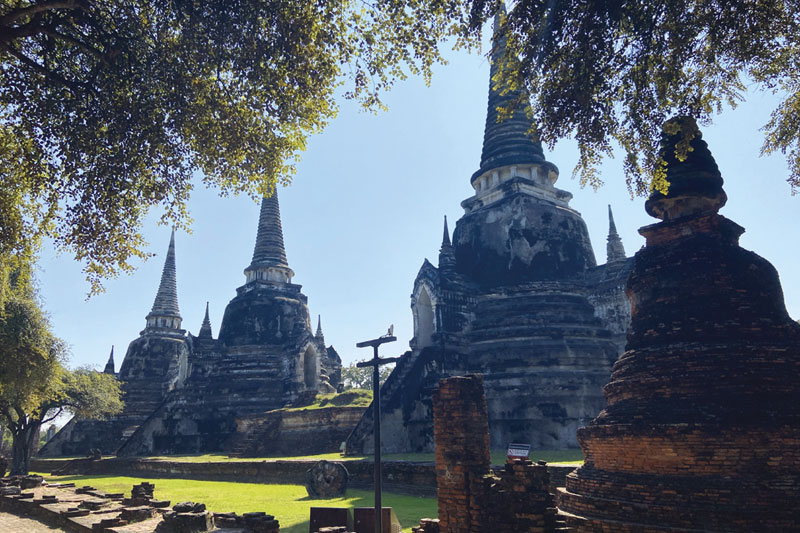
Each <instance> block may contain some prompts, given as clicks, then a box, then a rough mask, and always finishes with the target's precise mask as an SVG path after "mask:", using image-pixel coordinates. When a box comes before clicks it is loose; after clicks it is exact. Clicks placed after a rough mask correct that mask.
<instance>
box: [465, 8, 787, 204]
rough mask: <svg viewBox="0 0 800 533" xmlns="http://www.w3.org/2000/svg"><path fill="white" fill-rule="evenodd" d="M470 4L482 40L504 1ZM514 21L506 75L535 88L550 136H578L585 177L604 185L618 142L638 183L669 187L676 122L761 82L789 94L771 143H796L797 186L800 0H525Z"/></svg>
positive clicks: (707, 114)
mask: <svg viewBox="0 0 800 533" xmlns="http://www.w3.org/2000/svg"><path fill="white" fill-rule="evenodd" d="M469 3H470V4H471V6H470V7H471V18H470V24H469V26H468V27H467V28H465V31H467V33H468V35H472V36H473V38H474V36H476V35H477V34H478V32H479V31H480V27H481V24H482V23H483V22H484V21H485V20H487V19H489V18H490V17H492V16H493V15H494V14H495V13H497V12H498V9H499V8H500V3H501V2H498V1H496V0H489V1H487V0H472V1H471V2H469ZM504 21H505V25H506V28H507V30H508V32H509V39H508V49H507V52H508V53H507V55H506V57H505V60H504V61H503V69H501V72H500V73H499V74H498V80H496V81H501V78H502V82H503V83H505V84H507V86H509V87H515V88H519V87H525V88H526V89H527V91H528V93H529V94H530V96H531V102H530V104H531V108H530V111H531V113H532V114H533V117H534V119H535V120H534V122H535V123H536V124H537V125H538V128H539V129H538V135H539V136H540V138H541V139H542V140H543V141H545V142H547V143H549V144H551V145H552V144H553V143H555V142H556V141H557V140H559V139H561V138H565V137H569V136H572V137H574V138H575V139H576V140H577V141H578V146H579V148H580V153H581V157H580V161H579V162H578V165H577V167H576V169H575V172H576V174H578V175H580V177H581V180H582V182H583V183H590V184H592V185H599V184H600V183H601V181H600V178H599V176H598V175H597V171H596V169H597V166H598V163H599V161H600V159H601V158H602V157H604V156H609V155H611V153H612V147H613V146H614V143H617V144H618V145H619V146H620V147H621V148H622V150H623V152H624V156H625V159H624V165H625V172H626V178H627V180H628V184H629V186H630V187H631V189H632V191H634V192H636V193H639V194H643V193H646V192H647V191H648V190H649V187H650V186H651V183H652V184H653V185H654V186H656V187H658V188H663V187H665V186H666V183H664V182H663V178H664V176H663V171H661V170H660V169H661V158H660V157H659V154H658V141H659V139H660V134H661V128H662V125H663V124H664V123H665V121H666V120H667V119H668V118H670V117H671V116H675V115H690V116H693V117H695V118H697V119H698V120H699V121H700V122H701V123H708V122H709V121H710V120H711V118H712V116H713V115H714V114H715V113H717V112H719V111H720V110H721V109H722V108H723V107H725V106H731V107H733V106H735V105H736V102H737V101H739V100H741V99H742V98H743V95H744V91H745V89H746V85H750V83H749V82H754V83H753V88H754V89H762V90H767V91H774V92H776V93H778V94H780V95H782V97H783V100H782V102H781V104H780V105H779V106H778V108H777V109H775V110H774V112H773V114H772V116H771V117H770V118H769V119H767V118H766V117H765V122H766V123H765V127H764V132H765V137H766V138H765V142H764V145H763V148H762V152H763V153H772V152H782V153H784V154H785V155H786V156H787V159H788V162H789V169H790V175H789V176H788V177H787V181H788V182H789V183H790V184H791V186H792V190H793V191H794V190H795V189H796V188H797V187H798V186H800V135H798V132H799V131H800V68H798V67H800V53H799V52H798V49H800V48H798V47H800V5H799V4H798V3H797V2H794V1H782V0H651V1H647V2H640V1H638V0H628V1H621V2H595V1H585V0H548V1H544V0H535V1H527V0H520V1H519V2H517V3H516V4H515V5H514V6H513V9H511V11H510V12H509V13H508V17H507V18H505V17H504ZM526 104H527V102H520V105H526ZM686 134H687V135H692V133H691V132H688V131H687V132H686ZM689 140H690V139H688V138H687V139H686V141H685V142H684V143H683V144H681V145H680V146H679V147H678V148H679V150H680V149H683V148H685V147H688V141H689ZM679 155H685V154H679Z"/></svg>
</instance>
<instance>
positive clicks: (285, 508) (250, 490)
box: [45, 475, 437, 533]
mask: <svg viewBox="0 0 800 533" xmlns="http://www.w3.org/2000/svg"><path fill="white" fill-rule="evenodd" d="M45 478H46V479H47V480H48V481H50V482H62V483H65V482H74V483H75V484H77V485H78V486H82V485H92V486H93V487H95V488H98V489H100V490H104V491H107V492H125V493H127V494H129V493H130V490H131V487H132V486H133V485H135V484H137V483H141V482H142V481H150V482H152V483H155V486H156V489H155V497H156V498H158V499H161V500H170V501H171V502H172V504H173V505H174V504H176V503H178V502H182V501H194V502H202V503H205V504H206V506H207V507H208V509H209V510H211V511H215V512H235V513H239V514H241V513H247V512H252V511H265V512H266V513H267V514H272V515H275V518H277V519H278V521H279V522H280V525H281V531H282V532H286V533H306V532H307V531H308V520H309V508H310V507H371V506H372V505H373V503H374V502H373V495H372V492H369V491H364V490H353V489H350V490H348V491H347V494H346V495H345V497H344V498H336V499H330V500H314V499H311V498H309V497H308V493H307V492H306V489H305V487H304V486H302V485H263V484H259V483H229V482H222V481H194V480H186V479H160V478H133V477H116V476H48V475H45ZM383 504H384V505H385V506H388V507H393V508H394V512H395V513H396V514H397V518H398V519H399V520H400V523H401V524H402V525H403V532H404V533H410V531H411V528H412V526H416V525H418V524H419V519H420V518H425V517H435V516H436V515H437V510H436V499H435V498H422V497H416V496H405V495H402V494H393V493H391V492H384V493H383Z"/></svg>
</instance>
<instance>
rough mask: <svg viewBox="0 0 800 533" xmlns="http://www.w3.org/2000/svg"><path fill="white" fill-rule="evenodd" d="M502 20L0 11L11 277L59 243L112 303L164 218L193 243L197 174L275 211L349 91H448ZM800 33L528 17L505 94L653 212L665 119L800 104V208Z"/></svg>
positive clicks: (743, 14)
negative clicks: (413, 78)
mask: <svg viewBox="0 0 800 533" xmlns="http://www.w3.org/2000/svg"><path fill="white" fill-rule="evenodd" d="M501 3H502V2H500V1H498V0H373V1H371V2H362V1H358V0H343V1H337V2H329V1H326V0H310V1H295V0H205V1H199V0H154V1H152V2H139V1H135V0H109V1H104V2H98V1H95V0H0V161H1V162H2V164H1V165H0V179H1V180H2V183H3V187H0V258H3V259H6V258H7V257H8V256H9V254H19V253H22V254H27V255H28V256H30V255H31V253H32V252H33V251H35V249H36V246H37V245H38V243H39V242H40V239H41V238H42V237H43V236H49V237H51V238H52V239H53V240H54V241H55V244H56V246H57V247H58V248H60V249H62V250H66V251H68V252H70V253H71V254H73V255H74V256H75V258H76V259H78V260H79V261H81V262H83V264H84V266H85V270H86V274H87V277H88V279H89V280H90V281H91V282H92V283H93V285H92V287H93V290H99V289H100V288H101V287H100V286H99V285H98V283H99V281H100V280H102V279H103V278H104V277H108V276H113V275H115V274H117V273H118V272H120V271H128V270H130V269H131V268H132V260H133V259H135V258H141V257H144V255H145V253H144V252H143V250H142V248H143V245H144V242H143V238H142V236H141V234H140V231H139V230H140V227H141V222H142V220H143V217H144V216H145V214H146V213H147V212H148V211H149V210H150V209H153V208H158V212H159V213H160V214H161V215H162V221H163V222H165V223H168V224H172V225H176V226H186V224H187V223H188V222H189V218H188V213H187V209H186V205H187V199H188V198H189V195H190V192H191V189H192V183H191V179H192V176H193V175H194V173H196V172H199V173H201V174H202V176H203V181H204V183H205V185H207V186H211V187H216V188H218V189H219V191H220V192H221V194H223V195H227V194H232V193H233V194H236V193H245V194H249V195H251V196H253V197H257V196H259V195H262V194H265V193H269V192H270V190H271V189H272V188H273V187H274V186H275V184H276V182H286V181H288V180H290V179H291V178H292V175H293V173H294V164H295V162H296V160H297V157H298V154H299V153H300V152H301V151H302V150H303V149H304V147H305V143H306V139H307V137H308V136H309V135H310V134H312V133H314V132H318V131H320V130H321V129H322V128H323V127H324V126H325V125H326V124H327V122H328V121H329V120H330V119H331V118H332V117H334V116H335V114H336V109H337V108H336V103H335V98H334V97H335V96H336V92H337V91H338V90H339V89H340V88H341V90H342V91H343V92H344V94H345V95H346V96H347V97H349V98H354V99H356V100H358V101H359V102H361V103H362V104H363V105H364V106H365V107H366V108H368V109H372V110H375V109H379V108H380V107H381V101H380V98H381V94H382V93H383V92H384V91H385V90H387V89H389V88H390V87H391V86H392V84H393V83H394V82H395V81H396V80H398V79H403V78H404V77H406V76H407V75H419V74H421V75H423V76H425V77H426V79H428V78H429V77H430V74H431V67H432V65H433V64H434V63H436V62H437V61H440V60H441V56H440V53H439V46H440V45H441V44H442V43H443V42H444V41H445V40H446V39H448V38H453V37H455V38H457V42H458V44H459V45H463V46H466V47H468V48H472V47H475V46H476V45H477V44H478V43H479V42H480V37H481V29H482V27H483V25H484V24H485V22H486V21H487V20H490V19H491V18H492V17H493V16H494V15H495V14H496V13H498V11H499V10H500V9H501ZM798 19H800V5H798V4H797V2H795V1H782V0H730V1H727V0H726V1H721V0H669V1H665V0H660V1H659V0H654V1H648V2H640V1H634V0H627V1H621V2H596V1H585V0H548V1H544V0H530V1H529V0H519V1H518V2H516V3H515V4H514V5H513V6H512V9H511V10H510V12H509V14H508V16H507V17H502V21H503V24H504V27H505V28H507V29H508V30H509V38H508V48H507V54H506V56H505V60H504V61H503V62H502V63H503V65H502V68H500V72H499V73H498V76H497V79H496V80H495V81H496V82H497V83H498V84H500V86H505V87H508V88H521V87H524V88H526V89H527V92H528V94H529V95H530V97H531V100H530V102H527V101H526V102H519V105H521V106H525V107H526V109H528V110H529V112H530V113H531V114H532V116H533V118H534V119H535V120H534V122H535V123H536V124H537V125H538V131H537V134H538V135H539V136H540V138H541V139H542V140H543V141H544V142H546V143H549V144H551V145H552V144H553V143H555V142H556V141H557V140H559V139H561V138H565V137H574V138H575V139H576V140H577V141H578V145H579V148H580V152H581V156H580V160H579V162H578V165H577V167H576V173H577V174H579V175H580V176H581V178H582V180H583V182H584V183H590V184H593V185H598V184H599V183H600V179H599V176H598V175H597V172H596V169H597V166H598V164H599V161H600V160H601V159H602V158H603V157H605V156H609V155H610V154H611V153H612V147H614V146H616V145H619V146H621V148H622V151H623V152H624V157H625V158H624V162H625V171H626V177H627V180H628V183H629V185H630V186H631V189H632V190H633V191H634V192H637V193H644V192H646V191H647V190H648V188H649V187H650V185H651V182H655V185H656V186H657V187H659V188H663V187H664V186H665V184H664V182H663V175H662V173H660V171H659V168H660V166H659V161H660V158H659V155H658V139H659V138H660V133H661V126H662V124H663V123H664V122H665V120H666V119H667V118H669V117H671V116H673V115H691V116H694V117H696V118H697V119H698V120H699V122H700V123H701V124H702V123H707V122H708V121H709V120H710V119H711V117H712V116H713V115H714V114H715V113H716V112H718V111H719V110H720V109H722V108H723V107H724V106H726V105H731V106H732V105H735V103H736V102H737V101H738V100H740V99H741V98H742V95H743V91H744V90H745V84H746V83H748V84H749V83H750V82H753V84H754V85H755V86H757V87H760V88H762V89H765V90H771V91H776V92H777V93H779V94H780V95H782V96H784V99H783V101H782V102H781V104H780V105H779V107H778V108H777V109H776V110H775V111H774V113H773V115H772V117H771V119H769V120H768V121H767V123H766V124H765V134H766V140H765V143H764V146H763V150H764V152H765V153H771V152H776V151H777V152H783V153H785V154H786V156H787V158H788V160H789V166H790V176H789V177H788V181H789V183H791V184H792V186H793V187H797V186H799V185H800V144H799V143H800V136H798V133H797V132H798V131H800V68H799V67H800V65H799V64H798V63H800V54H798V53H797V50H798V46H800V42H799V41H800V31H798V30H799V29H800V28H798V23H799V22H800V21H799V20H798ZM528 104H530V107H527V106H528ZM765 120H767V119H765ZM679 146H684V147H686V146H688V138H687V139H686V142H685V143H683V144H681V145H679ZM1 262H2V261H0V263H1ZM1 297H2V294H0V298H1Z"/></svg>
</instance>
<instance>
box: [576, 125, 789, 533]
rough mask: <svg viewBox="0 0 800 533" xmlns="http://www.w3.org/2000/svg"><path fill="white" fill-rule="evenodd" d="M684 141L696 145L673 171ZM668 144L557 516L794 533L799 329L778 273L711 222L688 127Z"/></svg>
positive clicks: (734, 230) (706, 183)
mask: <svg viewBox="0 0 800 533" xmlns="http://www.w3.org/2000/svg"><path fill="white" fill-rule="evenodd" d="M676 126H677V128H676ZM682 129H683V130H686V129H690V130H691V129H694V131H695V132H696V136H695V137H694V139H693V140H692V142H691V147H692V150H691V151H690V152H689V153H688V156H687V157H686V158H685V160H684V161H679V159H678V158H677V157H676V156H675V147H676V143H677V142H678V141H679V139H680V131H681V130H682ZM676 130H677V131H678V133H675V131H676ZM665 132H671V133H672V134H671V135H670V134H669V133H665V134H664V135H663V138H662V156H663V157H664V159H665V161H666V162H667V181H668V182H669V183H670V187H669V192H668V193H667V194H666V195H664V194H661V193H659V192H655V193H653V194H652V195H651V197H650V198H649V200H648V201H647V204H646V209H647V212H648V213H649V214H650V215H652V216H654V217H656V218H659V219H661V220H662V222H659V223H657V224H653V225H650V226H646V227H644V228H642V229H641V230H640V233H641V234H642V235H643V236H644V237H645V238H646V239H647V245H646V247H645V248H643V249H642V250H641V251H640V252H638V253H637V254H636V257H635V264H634V269H633V272H632V273H631V276H630V278H629V280H628V286H627V293H628V296H629V298H630V300H631V304H632V322H631V329H630V330H629V333H628V344H627V347H626V352H625V353H624V354H623V355H622V357H621V358H620V359H619V360H618V361H617V362H616V364H615V365H614V369H613V374H612V376H611V382H610V383H609V384H608V385H607V386H606V387H605V389H604V394H605V397H606V400H607V402H608V406H607V407H606V409H604V410H603V411H602V412H601V413H600V415H599V416H598V417H597V418H595V419H594V420H593V421H592V422H591V423H590V424H589V426H588V427H585V428H582V429H580V430H579V433H578V440H579V442H580V444H581V447H582V448H583V451H584V454H585V457H586V462H585V464H584V466H583V467H581V468H579V469H578V470H577V471H575V472H574V473H572V474H570V475H569V476H568V477H567V483H566V489H562V492H561V494H560V509H561V512H562V514H563V515H564V516H565V518H566V519H567V523H568V525H569V526H571V527H572V528H574V530H575V531H648V532H651V531H670V532H675V531H687V530H691V531H797V530H798V528H800V401H798V400H800V382H799V381H798V375H800V326H798V324H797V323H795V322H794V321H792V320H791V319H790V317H789V315H788V314H787V312H786V308H785V306H784V301H783V293H782V290H781V285H780V282H779V280H778V273H777V272H776V270H775V269H774V268H773V267H772V265H770V263H768V262H767V261H766V260H764V259H763V258H761V257H759V256H758V255H756V254H754V253H753V252H750V251H748V250H744V249H742V248H741V247H739V245H738V239H739V236H740V235H741V234H742V233H743V231H744V229H743V228H742V227H740V226H739V225H737V224H736V223H734V222H732V221H730V220H728V219H727V218H725V217H723V216H721V215H719V214H718V213H717V212H718V210H719V209H720V208H721V207H722V206H723V205H724V204H725V201H726V199H727V198H726V195H725V192H724V191H723V189H722V177H721V176H720V172H719V170H718V169H717V165H716V163H715V161H714V159H713V157H712V156H711V153H710V152H709V150H708V147H707V145H706V143H705V142H704V141H703V140H702V138H701V136H700V132H699V131H698V130H697V125H696V123H695V122H694V120H693V119H691V118H684V117H681V118H677V119H672V120H671V121H670V122H668V123H667V125H665Z"/></svg>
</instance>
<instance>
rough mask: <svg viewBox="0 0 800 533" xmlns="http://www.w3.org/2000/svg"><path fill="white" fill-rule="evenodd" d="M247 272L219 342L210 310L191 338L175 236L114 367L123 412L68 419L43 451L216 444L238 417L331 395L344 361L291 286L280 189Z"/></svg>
mask: <svg viewBox="0 0 800 533" xmlns="http://www.w3.org/2000/svg"><path fill="white" fill-rule="evenodd" d="M244 274H245V284H244V285H242V286H241V287H239V288H238V289H237V290H236V296H235V297H234V298H233V299H232V300H231V301H230V303H229V304H228V306H227V307H226V309H225V314H224V316H223V319H222V324H221V326H220V330H219V335H218V338H216V339H215V338H213V335H212V329H211V322H210V320H209V317H208V307H206V315H205V318H204V320H203V323H202V325H201V327H200V329H199V331H198V334H197V336H195V335H192V334H191V333H188V334H187V333H186V331H185V330H184V329H181V325H182V319H181V315H180V311H179V308H178V294H177V284H176V274H175V238H174V232H173V236H172V237H171V239H170V245H169V249H168V251H167V256H166V260H165V262H164V271H163V273H162V276H161V283H160V285H159V288H158V292H157V295H156V299H155V303H154V304H153V308H152V310H151V311H150V313H149V314H148V315H147V317H146V326H145V329H144V330H143V331H142V332H141V333H140V335H139V337H138V338H137V339H135V340H134V341H133V342H131V344H130V346H129V347H128V351H127V353H126V354H125V359H124V360H123V362H122V365H121V367H120V371H119V379H120V380H121V381H122V382H123V385H122V388H123V391H124V393H125V396H124V400H125V408H124V411H123V412H122V414H120V415H118V416H116V417H113V418H112V419H110V420H106V421H85V420H81V421H79V420H72V421H70V422H69V423H68V424H67V425H66V426H65V427H64V428H63V429H62V430H61V431H60V432H59V433H58V434H57V435H56V437H55V438H54V439H53V440H52V441H50V442H49V443H48V444H47V446H45V447H44V448H43V449H42V450H41V452H40V454H41V455H80V454H85V453H86V451H87V450H89V449H91V448H97V449H100V450H101V451H102V452H103V453H115V452H119V453H121V454H134V455H135V454H148V453H192V452H207V451H215V450H221V449H223V448H224V447H225V443H226V441H227V440H228V439H230V438H231V437H232V435H233V434H234V432H235V430H236V419H237V417H242V416H248V415H254V414H259V413H263V412H265V411H268V410H270V409H277V408H281V407H283V406H285V405H287V404H289V403H291V402H293V401H295V400H296V399H297V398H298V397H299V396H300V395H302V394H304V393H305V392H307V391H322V392H333V391H335V390H336V388H337V386H338V385H339V383H340V381H341V359H340V358H339V356H338V354H337V353H336V350H335V349H333V347H330V346H325V338H324V336H323V334H322V329H321V325H320V324H319V323H318V325H317V331H316V333H315V332H314V331H313V330H312V326H311V318H310V316H309V311H308V305H307V304H308V300H307V298H306V296H305V295H304V294H303V293H302V292H301V290H300V289H301V286H300V285H297V284H294V283H292V278H293V277H294V272H293V271H292V269H291V268H290V267H289V264H288V262H287V260H286V251H285V247H284V243H283V230H282V228H281V219H280V207H279V204H278V196H277V193H274V194H273V195H272V196H270V197H266V198H264V199H263V201H262V203H261V213H260V216H259V223H258V232H257V236H256V244H255V249H254V252H253V259H252V261H251V263H250V265H249V266H248V267H247V268H246V269H245V270H244ZM111 364H112V365H113V362H111ZM106 371H108V366H107V367H106ZM112 371H113V369H112Z"/></svg>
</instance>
